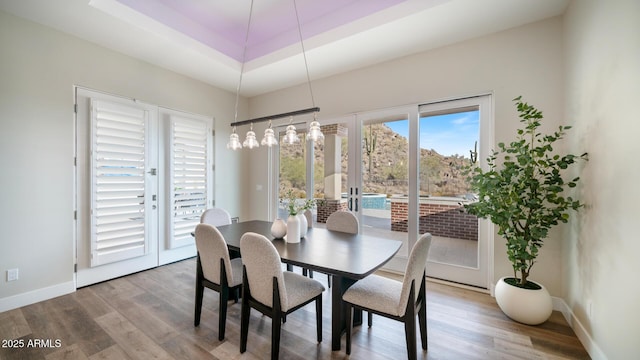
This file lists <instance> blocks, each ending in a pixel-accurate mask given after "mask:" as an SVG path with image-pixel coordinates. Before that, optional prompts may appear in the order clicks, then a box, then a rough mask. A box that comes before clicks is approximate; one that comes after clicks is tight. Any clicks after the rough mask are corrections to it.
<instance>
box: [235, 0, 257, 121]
mask: <svg viewBox="0 0 640 360" xmlns="http://www.w3.org/2000/svg"><path fill="white" fill-rule="evenodd" d="M252 14H253V0H251V5H250V7H249V21H248V22H247V33H246V35H245V38H244V49H243V50H242V63H241V64H240V80H239V81H238V87H237V88H236V113H235V115H234V118H233V119H234V122H237V121H238V101H239V100H240V85H241V84H242V74H243V73H244V60H245V57H246V56H247V44H248V43H249V29H250V28H251V15H252Z"/></svg>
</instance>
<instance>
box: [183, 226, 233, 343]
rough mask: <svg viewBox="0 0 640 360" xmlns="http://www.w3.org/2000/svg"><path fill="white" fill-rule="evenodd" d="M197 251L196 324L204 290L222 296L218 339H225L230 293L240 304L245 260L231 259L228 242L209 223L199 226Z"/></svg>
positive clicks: (196, 323)
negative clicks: (243, 261)
mask: <svg viewBox="0 0 640 360" xmlns="http://www.w3.org/2000/svg"><path fill="white" fill-rule="evenodd" d="M195 235H196V248H197V250H198V258H197V265H196V266H197V268H196V299H195V303H196V305H195V316H194V320H193V325H194V326H198V325H200V315H201V313H202V297H203V295H204V288H205V287H207V288H209V289H212V290H215V291H217V292H218V293H219V294H220V315H219V319H218V340H223V339H224V332H225V325H226V319H227V302H228V301H229V295H230V293H233V297H234V299H235V300H236V302H237V301H238V293H239V291H240V288H241V286H242V260H241V259H240V258H236V259H231V258H230V257H229V251H228V249H227V243H226V241H225V240H224V238H223V236H222V234H220V231H218V229H216V228H215V227H214V226H212V225H209V224H198V225H197V226H196V231H195Z"/></svg>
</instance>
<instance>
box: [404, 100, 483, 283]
mask: <svg viewBox="0 0 640 360" xmlns="http://www.w3.org/2000/svg"><path fill="white" fill-rule="evenodd" d="M418 110H419V119H418V128H419V139H418V147H419V149H420V150H419V151H420V153H419V166H418V169H419V170H418V174H417V178H418V184H419V189H418V190H419V194H418V197H417V198H415V197H414V198H413V201H414V202H416V203H417V208H418V209H417V214H418V219H417V224H416V225H417V227H418V236H419V235H421V234H423V233H425V232H429V233H431V235H432V243H431V249H430V251H429V259H428V263H427V275H428V276H430V277H433V278H438V279H444V280H448V281H454V282H457V283H462V284H467V285H472V286H476V287H480V288H485V289H486V288H488V284H489V283H490V280H489V274H490V273H491V272H492V271H490V268H491V264H490V261H489V260H490V259H492V256H491V255H490V254H492V252H493V251H492V249H493V248H492V244H491V242H490V240H489V239H491V234H492V233H493V228H492V226H491V224H490V222H489V221H487V220H480V219H478V218H476V217H475V216H473V215H470V214H467V213H465V212H464V211H463V210H462V205H463V204H465V203H469V202H472V201H474V200H475V195H474V194H473V192H472V190H471V189H470V187H469V183H468V180H467V178H466V175H465V174H464V172H463V168H464V167H465V166H468V165H470V164H476V165H477V166H482V167H486V158H487V156H488V155H489V154H490V151H491V144H493V136H492V123H493V115H492V108H491V96H489V95H485V96H477V97H471V98H465V99H459V100H452V101H443V102H437V103H431V104H424V105H421V106H420V107H419V109H418ZM414 226H415V225H414Z"/></svg>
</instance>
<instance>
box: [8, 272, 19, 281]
mask: <svg viewBox="0 0 640 360" xmlns="http://www.w3.org/2000/svg"><path fill="white" fill-rule="evenodd" d="M16 280H18V269H9V270H7V281H16Z"/></svg>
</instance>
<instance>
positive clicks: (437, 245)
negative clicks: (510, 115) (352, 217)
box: [276, 95, 493, 288]
mask: <svg viewBox="0 0 640 360" xmlns="http://www.w3.org/2000/svg"><path fill="white" fill-rule="evenodd" d="M492 121H493V120H492V110H491V97H490V96H489V95H486V96H478V97H471V98H466V99H460V100H453V101H444V102H438V103H433V104H424V105H411V106H404V107H397V108H390V109H384V110H379V111H371V112H361V113H357V114H354V115H350V116H346V117H342V118H335V119H325V120H324V121H323V122H322V128H323V132H324V133H325V139H324V142H323V143H321V144H314V145H313V146H308V147H307V148H306V149H307V153H306V154H304V156H303V155H302V154H301V153H299V155H300V158H299V161H304V164H305V166H306V169H307V172H306V177H305V180H306V181H307V184H306V186H307V187H308V186H309V182H311V183H312V184H313V194H314V197H316V198H318V197H320V198H324V199H325V203H327V204H328V210H327V209H322V210H321V208H320V207H319V208H318V214H317V218H318V219H319V221H321V219H322V218H325V219H326V217H327V216H328V214H323V213H321V211H325V210H326V211H327V212H332V211H337V210H350V211H352V212H353V213H355V214H356V215H357V217H358V219H359V220H360V226H361V229H360V231H361V232H363V233H368V234H373V235H376V236H383V237H388V238H390V239H396V240H400V241H402V242H403V246H402V248H401V249H400V251H399V252H398V254H397V255H396V256H395V257H394V259H392V261H390V262H389V263H388V264H387V265H386V266H385V268H387V269H389V270H392V271H404V269H405V266H406V261H407V258H408V255H409V252H410V249H411V248H412V247H413V245H414V244H415V242H416V240H417V239H418V237H419V236H420V235H421V234H423V233H424V232H430V233H431V234H432V236H433V243H432V244H433V245H432V248H431V252H430V256H429V260H428V264H427V275H428V276H430V277H433V278H438V279H442V280H446V281H452V282H456V283H461V284H467V285H471V286H475V287H480V288H487V286H488V284H489V268H490V266H491V265H490V261H489V259H490V254H491V251H492V248H490V247H491V244H490V242H489V239H490V235H491V232H492V231H493V230H492V229H491V227H490V224H489V223H488V222H487V221H478V219H476V218H474V217H470V216H469V215H467V214H464V212H463V211H462V209H461V204H463V203H464V202H468V201H473V196H474V195H473V194H472V193H471V192H470V189H469V188H468V184H466V181H465V179H464V176H463V174H462V172H461V171H462V167H463V166H464V165H465V164H469V162H471V161H474V162H476V163H478V164H479V165H480V166H485V164H484V159H485V158H486V156H487V155H488V154H489V151H490V147H491V145H490V144H492V143H493V139H492V135H491V134H492V131H491V126H492ZM463 135H464V136H463ZM319 153H320V155H319ZM302 167H303V166H302V165H299V166H298V168H302ZM276 183H278V182H276Z"/></svg>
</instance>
